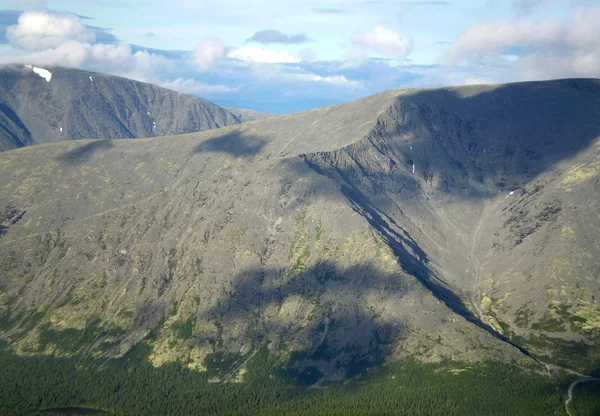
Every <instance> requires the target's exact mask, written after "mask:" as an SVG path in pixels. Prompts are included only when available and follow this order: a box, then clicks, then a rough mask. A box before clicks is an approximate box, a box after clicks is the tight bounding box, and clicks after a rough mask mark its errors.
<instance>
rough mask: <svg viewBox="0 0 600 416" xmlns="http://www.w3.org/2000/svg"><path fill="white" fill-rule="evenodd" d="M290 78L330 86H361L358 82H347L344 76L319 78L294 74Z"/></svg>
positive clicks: (314, 75)
mask: <svg viewBox="0 0 600 416" xmlns="http://www.w3.org/2000/svg"><path fill="white" fill-rule="evenodd" d="M290 78H294V79H296V80H299V81H304V82H322V83H325V84H332V85H343V86H351V87H359V86H361V85H362V84H361V83H360V82H358V81H353V80H349V79H348V78H346V77H345V76H344V75H327V76H321V75H317V74H294V75H292V76H291V77H290Z"/></svg>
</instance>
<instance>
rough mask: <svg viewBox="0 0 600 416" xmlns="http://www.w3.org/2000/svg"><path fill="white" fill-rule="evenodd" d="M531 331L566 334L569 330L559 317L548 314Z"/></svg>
mask: <svg viewBox="0 0 600 416" xmlns="http://www.w3.org/2000/svg"><path fill="white" fill-rule="evenodd" d="M531 329H536V330H541V331H546V332H565V331H566V330H567V328H566V327H565V324H564V322H563V320H562V319H561V318H560V317H559V316H554V315H553V314H550V313H548V312H546V313H545V314H544V316H543V317H542V319H540V321H539V322H535V323H534V324H532V325H531Z"/></svg>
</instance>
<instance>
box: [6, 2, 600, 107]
mask: <svg viewBox="0 0 600 416" xmlns="http://www.w3.org/2000/svg"><path fill="white" fill-rule="evenodd" d="M0 9H1V10H0V63H19V64H35V65H39V66H43V65H62V66H69V67H75V68H82V69H88V70H94V71H98V72H106V73H111V74H116V75H122V76H127V77H130V78H135V79H138V80H142V81H147V82H152V83H155V84H158V85H162V86H165V87H168V88H172V89H175V90H178V91H182V92H186V93H191V94H195V95H198V96H201V97H204V98H207V99H209V100H211V101H214V102H216V103H218V104H222V105H230V106H236V107H244V108H252V109H258V110H264V111H269V112H274V113H288V112H294V111H301V110H305V109H309V108H314V107H318V106H323V105H328V104H333V103H338V102H343V101H348V100H352V99H356V98H360V97H364V96H367V95H370V94H374V93H376V92H380V91H384V90H387V89H391V88H413V87H436V86H442V85H461V84H474V83H496V82H508V81H522V80H535V79H551V78H562V77H600V29H599V28H598V27H599V26H598V24H597V22H598V21H600V0H514V1H511V0H505V1H502V0H497V1H493V0H463V1H460V0H455V1H393V0H390V1H384V0H381V1H378V0H374V1H368V0H360V1H359V0H329V1H308V0H307V1H304V0H299V1H290V0H277V1H272V0H268V1H267V0H258V1H251V2H250V1H241V0H219V1H206V0H194V1H192V0H169V1H167V0H128V1H117V0H103V1H97V2H92V1H65V0H56V1H53V0H47V1H43V0H4V1H0Z"/></svg>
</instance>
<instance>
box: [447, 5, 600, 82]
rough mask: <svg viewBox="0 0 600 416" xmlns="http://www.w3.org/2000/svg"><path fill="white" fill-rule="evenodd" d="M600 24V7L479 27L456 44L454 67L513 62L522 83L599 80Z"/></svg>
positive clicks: (450, 55) (451, 58) (452, 51)
mask: <svg viewBox="0 0 600 416" xmlns="http://www.w3.org/2000/svg"><path fill="white" fill-rule="evenodd" d="M598 21H600V8H581V9H578V10H577V11H576V12H575V13H574V14H573V16H572V17H571V18H570V19H568V20H558V19H544V20H531V19H510V20H508V19H507V20H497V21H493V22H487V23H483V24H478V25H475V26H472V27H470V28H469V29H467V30H466V31H465V32H464V33H463V34H462V35H461V36H460V37H459V39H458V40H457V41H456V42H455V43H454V44H453V45H452V47H451V48H450V51H449V53H448V56H447V60H448V62H449V63H450V64H452V65H454V64H457V63H466V64H477V65H499V64H502V65H506V64H510V65H511V66H512V68H513V70H514V71H515V72H516V76H517V77H518V78H519V79H521V80H533V79H548V78H557V77H598V76H600V30H598ZM507 57H508V58H510V59H508V58H507ZM515 57H516V59H515Z"/></svg>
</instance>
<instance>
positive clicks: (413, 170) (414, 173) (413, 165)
mask: <svg viewBox="0 0 600 416" xmlns="http://www.w3.org/2000/svg"><path fill="white" fill-rule="evenodd" d="M412 168H413V169H412V170H413V175H414V174H415V164H414V163H413V166H412Z"/></svg>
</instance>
